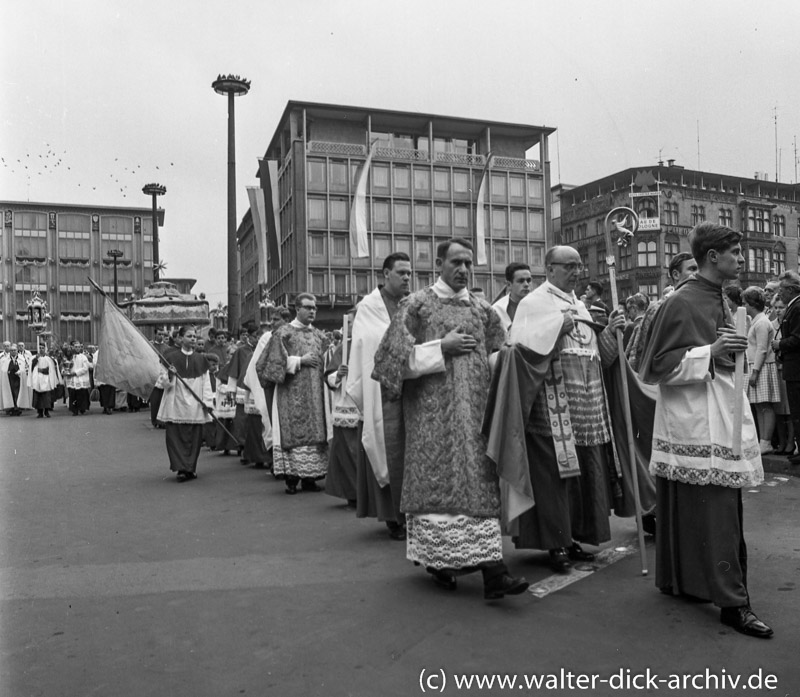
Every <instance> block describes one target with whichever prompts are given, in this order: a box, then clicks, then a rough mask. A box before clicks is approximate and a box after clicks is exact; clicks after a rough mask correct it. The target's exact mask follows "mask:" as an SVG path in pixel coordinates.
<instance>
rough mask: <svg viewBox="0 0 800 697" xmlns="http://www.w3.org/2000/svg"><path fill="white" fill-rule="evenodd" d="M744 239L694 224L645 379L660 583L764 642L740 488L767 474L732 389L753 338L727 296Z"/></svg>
mask: <svg viewBox="0 0 800 697" xmlns="http://www.w3.org/2000/svg"><path fill="white" fill-rule="evenodd" d="M741 237H742V236H741V233H739V232H736V231H734V230H731V229H730V228H727V227H725V226H722V225H717V224H716V223H711V222H704V223H701V224H699V225H698V226H696V227H695V228H694V230H692V232H691V235H690V238H689V239H690V242H691V246H692V255H693V256H694V258H695V259H696V261H697V264H698V267H699V268H698V271H697V273H696V275H695V276H694V278H690V279H688V280H687V281H686V282H685V283H684V284H683V285H681V286H680V288H678V290H676V291H675V292H674V293H673V294H672V295H671V296H670V297H669V298H667V299H666V300H665V301H664V304H663V306H662V308H661V310H660V311H659V313H658V315H657V316H656V318H655V321H654V322H653V328H652V333H651V336H650V339H649V341H648V344H647V350H646V351H645V354H644V356H643V359H642V366H641V377H642V379H643V380H644V381H645V382H648V383H651V384H656V385H658V398H657V405H656V414H655V423H654V425H653V449H652V457H651V462H650V471H651V473H652V474H654V475H655V476H656V479H657V497H658V500H657V507H658V512H659V513H658V518H657V535H656V544H657V550H656V560H657V563H656V585H657V586H658V587H659V588H660V589H661V591H662V592H664V593H668V594H672V593H676V594H681V595H685V596H689V597H692V598H695V599H699V600H704V601H710V602H713V603H714V604H715V605H717V606H718V607H720V608H721V615H720V620H721V622H722V623H723V624H725V625H728V626H730V627H733V629H735V630H736V631H738V632H741V633H743V634H747V635H749V636H755V637H759V638H768V637H770V636H772V633H773V632H772V629H770V628H769V627H768V626H767V625H766V624H765V623H764V622H762V621H761V620H759V619H758V617H756V615H755V614H754V613H753V611H752V610H751V609H750V596H749V594H748V591H747V549H746V546H745V541H744V533H743V525H742V488H743V487H750V486H755V485H758V484H760V483H761V482H762V481H763V479H764V471H763V469H762V465H761V453H760V449H759V445H758V437H757V435H756V429H755V424H754V423H753V418H752V415H751V413H750V409H749V407H748V405H747V402H746V400H747V396H746V393H745V391H744V390H743V389H741V390H739V392H738V394H737V390H736V387H735V382H736V381H735V374H734V370H735V368H734V366H735V356H736V355H737V354H741V353H743V352H744V351H745V350H746V349H747V336H746V335H741V334H737V333H736V330H735V329H734V328H733V322H732V317H731V315H730V311H729V310H728V309H727V306H726V304H725V299H724V296H723V292H722V286H723V283H725V282H726V281H733V280H736V279H737V278H738V277H739V271H740V270H741V268H742V266H743V264H744V257H743V256H742V248H741V244H740V240H741ZM737 400H738V401H739V402H740V403H741V405H742V407H743V408H742V423H741V427H740V428H737V425H736V424H734V416H733V412H734V409H733V405H734V404H735V402H736V401H737ZM736 440H738V441H739V442H738V443H737V442H736ZM736 446H740V447H736Z"/></svg>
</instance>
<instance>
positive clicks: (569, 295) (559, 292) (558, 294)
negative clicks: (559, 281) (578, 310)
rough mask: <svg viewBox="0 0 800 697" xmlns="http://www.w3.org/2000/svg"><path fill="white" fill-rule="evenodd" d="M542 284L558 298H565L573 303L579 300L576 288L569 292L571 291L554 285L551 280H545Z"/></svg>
mask: <svg viewBox="0 0 800 697" xmlns="http://www.w3.org/2000/svg"><path fill="white" fill-rule="evenodd" d="M542 285H543V286H544V287H545V290H546V291H547V292H548V293H551V294H552V295H555V296H556V297H557V298H560V299H561V300H564V301H565V302H568V303H572V304H574V303H577V302H578V298H576V297H575V291H574V290H573V291H571V292H569V293H567V292H566V291H565V290H561V289H560V288H557V287H556V286H554V285H553V284H552V283H550V281H545V282H544V283H542Z"/></svg>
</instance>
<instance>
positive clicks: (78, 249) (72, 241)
mask: <svg viewBox="0 0 800 697" xmlns="http://www.w3.org/2000/svg"><path fill="white" fill-rule="evenodd" d="M111 249H118V250H120V251H121V252H122V257H121V259H122V260H123V261H130V260H132V259H133V258H134V238H133V236H132V235H127V234H106V233H102V234H101V238H100V249H99V256H100V258H101V259H105V258H106V256H107V253H108V251H109V250H111ZM143 250H144V257H145V258H146V259H148V258H152V242H151V244H147V242H146V241H145V244H144V245H143ZM11 253H12V255H13V256H16V257H19V258H21V259H40V260H43V259H47V258H48V257H49V256H50V253H49V252H48V241H47V234H46V232H45V231H36V230H33V231H31V230H24V231H23V230H15V231H14V238H13V249H12V250H11ZM57 256H58V257H59V258H62V259H91V258H92V241H91V237H90V234H89V233H81V232H70V233H63V234H62V233H59V235H58V239H57Z"/></svg>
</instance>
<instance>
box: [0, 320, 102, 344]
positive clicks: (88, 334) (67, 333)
mask: <svg viewBox="0 0 800 697" xmlns="http://www.w3.org/2000/svg"><path fill="white" fill-rule="evenodd" d="M15 324H16V328H15V329H14V330H13V331H14V332H15V336H19V337H22V336H25V337H29V336H30V330H29V329H28V323H27V322H26V321H24V320H20V319H18V320H17V321H16V323H15ZM0 326H2V322H0ZM55 335H56V336H57V337H58V338H59V339H60V340H61V341H66V342H68V343H71V342H73V341H80V342H81V343H82V344H84V345H87V344H91V343H92V342H93V339H92V323H91V321H90V320H89V317H88V316H85V317H82V316H79V315H70V318H69V319H59V320H58V322H56V323H55ZM35 343H36V342H35V341H32V342H31V344H30V345H29V346H28V348H35Z"/></svg>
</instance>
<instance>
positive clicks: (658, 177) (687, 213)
mask: <svg viewBox="0 0 800 697" xmlns="http://www.w3.org/2000/svg"><path fill="white" fill-rule="evenodd" d="M559 199H560V206H559V212H560V215H559V216H557V217H556V218H555V219H554V227H555V228H556V229H557V230H558V232H557V234H556V239H557V240H558V242H559V243H561V244H569V245H571V246H573V247H575V248H576V249H577V250H578V251H579V252H580V255H581V258H582V259H583V265H584V268H583V274H584V277H585V280H586V281H589V280H598V281H600V282H601V283H603V284H604V285H605V286H606V287H607V285H608V278H609V276H608V267H607V260H606V257H607V255H608V254H609V249H608V246H607V244H606V236H605V232H606V216H607V214H608V213H609V211H611V210H612V209H613V208H617V207H621V206H624V207H628V208H632V209H633V210H635V211H636V212H637V214H638V215H639V217H640V230H639V231H638V232H637V234H636V235H635V236H634V237H633V239H632V241H631V243H630V244H629V245H628V246H627V247H620V246H618V245H617V244H616V237H617V236H616V235H614V236H613V239H612V249H611V250H610V253H613V254H615V255H616V267H617V287H618V291H619V296H620V298H626V297H628V296H629V295H632V294H634V293H637V292H641V293H644V294H645V295H647V296H648V297H649V298H650V299H657V298H659V297H660V296H661V293H662V292H663V290H664V287H665V286H666V285H668V284H669V283H670V281H669V279H668V278H667V275H666V274H667V267H668V266H669V262H670V260H671V259H672V257H673V256H674V255H675V254H677V253H679V252H689V251H690V249H689V241H688V236H689V232H691V230H692V228H693V227H694V226H695V225H697V224H698V223H699V222H702V221H704V220H711V221H714V222H719V223H721V224H723V225H727V226H728V227H731V228H733V229H734V230H737V231H740V232H741V233H742V234H743V238H742V248H743V252H744V257H745V270H744V272H743V273H742V274H741V276H740V281H739V282H740V285H741V286H742V288H746V287H747V286H749V285H758V286H761V287H763V286H764V284H765V283H766V282H767V280H768V279H770V278H773V277H774V276H776V275H778V274H779V273H781V272H783V271H784V270H786V269H793V270H797V268H798V255H797V251H798V236H800V196H799V195H798V187H797V185H795V184H783V183H776V182H770V181H766V180H765V179H763V178H753V179H749V178H743V177H735V176H730V175H725V174H713V173H710V172H701V171H697V170H688V169H685V168H683V167H680V166H677V165H675V164H674V161H672V160H670V161H669V162H668V164H667V165H663V164H659V165H658V166H655V167H641V168H631V169H626V170H623V171H621V172H617V173H615V174H612V175H610V176H607V177H604V178H602V179H598V180H597V181H594V182H591V183H589V184H583V185H581V186H570V187H566V186H565V187H562V188H561V190H560V191H559ZM606 299H607V300H608V299H609V296H608V295H607V296H606Z"/></svg>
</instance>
